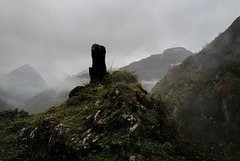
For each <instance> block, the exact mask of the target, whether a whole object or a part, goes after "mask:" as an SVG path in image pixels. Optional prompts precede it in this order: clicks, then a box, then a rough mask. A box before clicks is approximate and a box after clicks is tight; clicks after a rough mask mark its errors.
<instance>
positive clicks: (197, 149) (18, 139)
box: [0, 72, 218, 161]
mask: <svg viewBox="0 0 240 161" xmlns="http://www.w3.org/2000/svg"><path fill="white" fill-rule="evenodd" d="M170 111H171V104H170V103H168V102H165V101H164V100H162V99H160V100H154V99H152V98H149V96H148V94H147V93H146V92H145V91H144V90H143V89H142V88H141V85H140V84H139V83H137V82H136V79H135V77H134V76H132V75H131V74H130V73H126V72H115V73H113V75H108V76H107V77H106V78H105V80H104V81H103V82H100V83H96V84H88V85H86V86H84V87H77V88H75V89H74V90H73V91H72V92H71V98H70V99H68V100H67V101H66V102H65V103H63V104H62V105H61V106H59V107H52V108H50V109H49V110H48V111H46V112H44V113H40V114H38V115H32V116H30V117H27V118H23V119H20V120H18V121H15V122H13V123H9V127H8V128H6V129H5V130H4V131H2V132H1V138H0V145H1V147H0V160H129V158H132V159H133V158H135V159H137V160H165V161H179V160H194V161H198V160H199V161H200V160H211V161H213V160H218V159H217V157H216V154H215V153H214V152H215V149H214V148H213V147H210V146H207V145H201V144H200V143H199V142H193V141H192V142H189V141H186V140H184V139H183V138H182V137H181V133H180V132H179V127H178V125H177V123H176V122H175V121H174V120H173V119H172V117H171V114H170ZM23 128H25V130H21V129H23ZM23 131H24V132H23ZM19 135H20V136H19Z"/></svg>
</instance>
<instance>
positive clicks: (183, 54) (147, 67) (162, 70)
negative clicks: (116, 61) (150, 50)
mask: <svg viewBox="0 0 240 161" xmlns="http://www.w3.org/2000/svg"><path fill="white" fill-rule="evenodd" d="M191 55H193V53H192V52H191V51H189V50H186V49H185V48H183V47H176V48H170V49H166V50H165V51H164V52H163V53H162V54H155V55H151V56H149V57H147V58H145V59H142V60H140V61H137V62H133V63H131V64H129V65H127V66H125V67H123V68H121V69H125V70H128V71H134V72H135V74H136V75H137V77H138V79H139V81H140V82H141V83H142V84H143V87H145V88H146V89H147V90H148V91H150V90H151V88H152V87H153V86H154V85H155V83H157V81H159V80H160V79H162V78H163V77H164V76H165V74H166V73H167V71H168V70H169V69H171V68H173V67H174V66H177V65H179V64H181V63H182V61H183V60H184V59H186V58H187V57H188V56H191Z"/></svg>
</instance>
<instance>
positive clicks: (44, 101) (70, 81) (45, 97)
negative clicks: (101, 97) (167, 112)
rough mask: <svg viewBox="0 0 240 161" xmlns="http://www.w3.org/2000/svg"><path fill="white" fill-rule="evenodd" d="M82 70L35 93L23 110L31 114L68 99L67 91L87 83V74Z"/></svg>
mask: <svg viewBox="0 0 240 161" xmlns="http://www.w3.org/2000/svg"><path fill="white" fill-rule="evenodd" d="M87 72H88V71H87V70H84V71H82V72H80V73H78V74H76V75H72V76H68V77H67V78H66V79H65V80H64V81H62V82H61V83H59V84H57V85H56V86H55V87H51V88H48V89H46V90H44V91H42V92H41V93H38V94H36V95H35V96H34V97H32V98H30V99H29V100H28V101H26V102H25V105H24V110H26V111H27V112H29V113H31V114H33V113H35V114H36V113H40V112H44V111H46V110H48V109H49V108H50V107H52V106H59V105H61V104H62V103H63V102H64V101H65V100H67V99H68V95H69V92H70V91H71V90H72V89H73V88H75V87H76V86H82V85H85V84H87V83H89V80H90V78H89V75H88V73H87Z"/></svg>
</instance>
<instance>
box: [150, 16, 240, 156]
mask: <svg viewBox="0 0 240 161" xmlns="http://www.w3.org/2000/svg"><path fill="white" fill-rule="evenodd" d="M152 93H153V95H158V94H162V95H163V96H164V95H165V96H166V98H170V99H174V100H175V101H176V103H177V105H178V106H177V108H176V110H175V113H176V116H177V117H178V118H179V119H181V120H182V122H183V125H184V127H185V128H186V129H187V131H191V134H192V135H194V136H198V137H199V136H200V137H201V138H204V140H208V141H219V142H221V144H223V145H224V146H226V148H227V149H229V150H231V151H230V153H235V152H236V151H237V150H238V152H239V149H240V146H239V145H240V138H239V134H240V108H239V107H240V17H238V18H237V19H236V20H235V21H234V22H233V23H232V25H231V26H230V27H229V28H228V29H227V30H226V31H225V32H223V33H222V34H220V35H219V36H218V37H216V38H215V39H214V40H213V41H212V42H211V43H210V44H208V45H207V46H206V47H205V48H204V49H202V51H200V52H199V53H198V54H196V55H194V56H191V57H189V58H187V59H186V60H184V61H183V63H182V64H181V65H179V66H176V67H175V68H173V69H170V70H169V71H168V73H167V75H166V76H165V77H164V79H162V80H161V81H160V82H158V83H157V84H156V86H154V87H153V89H152Z"/></svg>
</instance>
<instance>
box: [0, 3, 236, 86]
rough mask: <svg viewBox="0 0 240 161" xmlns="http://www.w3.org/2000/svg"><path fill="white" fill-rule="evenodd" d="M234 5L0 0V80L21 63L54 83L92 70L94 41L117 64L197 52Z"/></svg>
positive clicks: (231, 13)
mask: <svg viewBox="0 0 240 161" xmlns="http://www.w3.org/2000/svg"><path fill="white" fill-rule="evenodd" d="M239 6H240V0H0V75H3V74H4V73H8V72H10V71H12V70H13V69H16V68H18V67H20V66H21V65H24V64H29V65H31V66H33V67H34V68H35V69H37V70H38V71H39V72H40V74H41V75H42V76H43V77H44V79H45V80H46V81H47V82H48V83H50V84H53V83H54V82H56V81H57V80H60V79H63V78H64V77H65V76H67V75H72V74H77V73H79V72H81V71H82V70H84V69H87V68H88V67H89V66H91V57H90V48H91V45H92V44H93V43H99V44H101V45H104V46H105V47H106V49H107V57H106V61H107V66H108V67H109V66H111V64H112V63H113V67H121V66H124V65H128V64H129V63H131V62H132V61H136V60H140V59H142V58H145V57H147V56H150V55H152V54H157V53H162V52H163V51H164V50H165V49H167V48H171V47H177V46H181V47H185V48H186V49H188V50H191V51H193V52H197V51H199V50H201V48H202V47H203V46H204V45H205V44H206V43H208V42H211V41H212V40H213V39H214V38H215V37H216V36H217V35H218V34H219V33H220V32H223V31H224V30H225V29H226V28H227V27H228V26H229V25H230V24H231V23H232V22H233V20H234V19H236V18H237V17H238V16H240V9H239Z"/></svg>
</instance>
